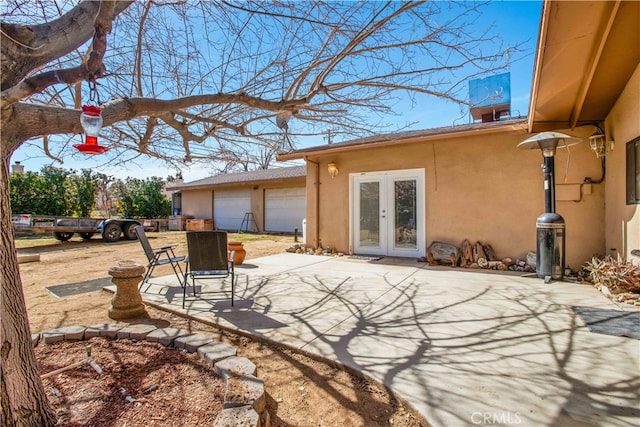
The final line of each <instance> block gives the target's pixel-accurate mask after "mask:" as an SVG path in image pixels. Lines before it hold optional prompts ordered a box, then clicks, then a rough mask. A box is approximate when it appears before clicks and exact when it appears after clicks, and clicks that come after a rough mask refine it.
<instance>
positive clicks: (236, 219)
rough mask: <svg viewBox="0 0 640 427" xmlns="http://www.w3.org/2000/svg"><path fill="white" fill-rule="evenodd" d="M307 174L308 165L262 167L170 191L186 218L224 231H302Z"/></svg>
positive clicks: (189, 184)
mask: <svg viewBox="0 0 640 427" xmlns="http://www.w3.org/2000/svg"><path fill="white" fill-rule="evenodd" d="M305 176H306V166H304V165H303V166H292V167H285V168H274V169H267V170H263V169H261V170H256V171H251V172H237V173H229V174H222V175H216V176H212V177H209V178H204V179H200V180H197V181H192V182H188V183H178V184H177V185H172V186H171V187H170V188H169V190H170V191H172V192H173V194H174V206H175V205H178V204H179V205H180V206H179V209H180V215H181V216H190V217H193V218H199V219H211V220H213V226H214V227H215V228H217V229H220V230H228V231H234V232H235V231H238V230H240V229H241V228H242V230H243V231H261V232H265V231H266V232H289V233H293V232H294V230H295V229H296V228H297V229H298V231H299V232H300V233H302V220H303V219H304V217H305V215H306V208H305V201H306V193H305V191H306V189H305ZM177 199H179V200H180V201H179V202H178V203H176V200H177ZM175 213H177V212H175Z"/></svg>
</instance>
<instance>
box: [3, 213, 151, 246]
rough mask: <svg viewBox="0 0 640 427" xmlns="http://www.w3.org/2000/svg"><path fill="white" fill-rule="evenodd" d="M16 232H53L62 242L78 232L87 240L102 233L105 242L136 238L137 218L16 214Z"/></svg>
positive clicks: (12, 221) (13, 223)
mask: <svg viewBox="0 0 640 427" xmlns="http://www.w3.org/2000/svg"><path fill="white" fill-rule="evenodd" d="M11 224H12V225H13V229H14V231H15V232H28V233H53V236H54V237H55V238H56V239H58V240H60V241H61V242H66V241H67V240H69V239H70V238H71V237H72V236H73V234H74V233H77V234H78V235H79V236H80V237H82V238H83V239H85V240H89V239H91V237H93V236H94V235H95V234H101V235H102V239H103V240H104V241H105V242H117V241H118V240H120V237H121V236H124V238H125V239H127V240H136V239H137V238H138V236H137V235H136V232H135V227H136V225H140V222H138V221H137V220H135V219H113V218H73V217H64V216H55V215H31V214H16V215H12V216H11Z"/></svg>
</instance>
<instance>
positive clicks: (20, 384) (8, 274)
mask: <svg viewBox="0 0 640 427" xmlns="http://www.w3.org/2000/svg"><path fill="white" fill-rule="evenodd" d="M3 124H4V123H3ZM7 130H8V129H7ZM4 131H5V128H4V126H3V134H4V133H5V132H4ZM11 133H12V132H7V134H11ZM0 144H1V145H0V156H1V162H2V164H1V166H0V206H2V209H1V210H0V212H1V213H2V214H1V215H0V243H1V245H0V273H1V274H0V362H1V363H0V387H1V388H0V403H2V414H1V416H2V417H1V418H0V425H2V426H53V425H55V424H56V415H55V412H54V411H53V409H52V408H51V406H50V405H49V401H48V400H47V396H46V394H45V392H44V387H43V386H42V381H41V380H40V376H39V375H38V370H37V365H36V355H35V352H34V351H33V346H32V344H31V332H30V328H29V320H28V317H27V308H26V303H25V299H24V293H23V292H22V282H21V280H20V271H19V269H18V259H17V256H16V249H15V242H14V240H13V238H14V236H13V228H12V226H11V215H10V213H11V199H10V196H9V157H10V155H11V153H12V152H13V150H14V149H15V148H16V147H17V146H18V144H17V143H16V142H15V141H7V140H6V139H5V138H4V135H3V138H2V140H1V141H0Z"/></svg>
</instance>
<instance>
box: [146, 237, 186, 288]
mask: <svg viewBox="0 0 640 427" xmlns="http://www.w3.org/2000/svg"><path fill="white" fill-rule="evenodd" d="M135 230H136V234H137V235H138V240H139V241H140V244H141V245H142V249H144V253H145V255H146V256H147V260H148V261H149V263H148V264H147V272H146V273H145V275H144V277H143V279H142V282H140V286H139V288H142V285H144V284H145V283H147V282H148V281H149V279H150V278H151V273H153V270H154V269H155V268H156V267H157V266H158V265H167V264H170V265H171V268H173V272H174V273H175V275H176V277H177V278H178V282H179V283H180V285H182V277H183V276H184V273H183V272H182V268H180V263H181V262H182V261H184V260H185V258H186V256H184V255H181V256H176V254H175V253H174V252H173V248H174V247H175V246H163V247H161V248H160V249H153V248H152V247H151V244H150V243H149V239H148V238H147V235H146V234H145V232H144V227H143V226H142V225H137V226H136V228H135Z"/></svg>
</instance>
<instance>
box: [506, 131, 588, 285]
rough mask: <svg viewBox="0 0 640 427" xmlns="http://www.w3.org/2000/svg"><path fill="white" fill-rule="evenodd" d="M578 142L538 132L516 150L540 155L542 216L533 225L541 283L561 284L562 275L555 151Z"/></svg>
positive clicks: (562, 233)
mask: <svg viewBox="0 0 640 427" xmlns="http://www.w3.org/2000/svg"><path fill="white" fill-rule="evenodd" d="M579 142H580V139H579V138H575V137H572V136H569V135H565V134H563V133H558V132H542V133H539V134H537V135H534V136H532V137H530V138H527V139H525V140H524V141H522V142H521V143H520V144H518V148H521V149H523V150H540V151H542V158H543V160H544V163H543V164H542V171H543V173H544V208H545V209H544V213H543V214H542V215H540V216H539V217H538V219H537V221H536V274H537V276H538V277H540V278H541V279H544V281H545V282H549V281H550V280H551V279H554V280H561V279H562V277H563V275H564V244H565V223H564V219H563V218H562V217H561V216H560V215H558V214H557V213H556V197H555V165H554V160H555V159H554V156H555V154H556V148H559V147H560V148H562V147H568V146H570V145H574V144H577V143H579Z"/></svg>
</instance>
